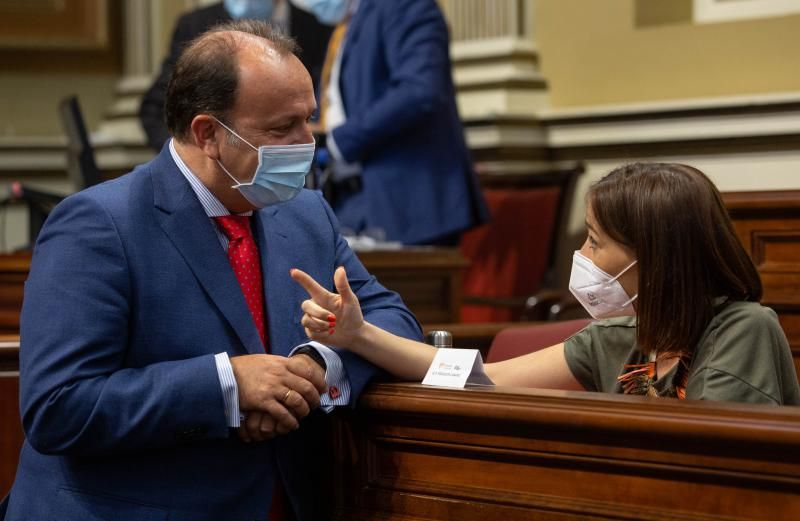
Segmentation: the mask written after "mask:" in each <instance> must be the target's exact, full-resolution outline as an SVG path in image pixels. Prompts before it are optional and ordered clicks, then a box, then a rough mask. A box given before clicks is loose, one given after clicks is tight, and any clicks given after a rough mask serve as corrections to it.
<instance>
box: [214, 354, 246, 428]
mask: <svg viewBox="0 0 800 521" xmlns="http://www.w3.org/2000/svg"><path fill="white" fill-rule="evenodd" d="M214 361H215V362H216V363H217V375H218V376H219V385H220V387H221V388H222V400H223V401H224V402H225V418H226V419H227V421H228V427H239V426H240V425H241V417H240V415H239V387H238V386H237V385H236V377H234V376H233V367H232V366H231V360H230V358H228V353H218V354H216V355H214Z"/></svg>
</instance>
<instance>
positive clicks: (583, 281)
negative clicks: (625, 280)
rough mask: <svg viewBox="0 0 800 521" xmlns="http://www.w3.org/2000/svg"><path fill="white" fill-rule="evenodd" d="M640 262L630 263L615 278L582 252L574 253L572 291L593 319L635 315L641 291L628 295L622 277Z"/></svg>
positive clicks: (570, 282) (571, 279) (570, 287)
mask: <svg viewBox="0 0 800 521" xmlns="http://www.w3.org/2000/svg"><path fill="white" fill-rule="evenodd" d="M636 262H637V261H633V262H631V263H630V264H629V265H628V267H627V268H625V269H624V270H622V271H621V272H619V274H618V275H617V276H616V277H612V276H611V275H609V274H608V273H606V272H605V271H603V270H601V269H600V268H598V267H597V266H596V265H595V264H594V263H593V262H592V261H591V260H589V259H587V258H586V257H585V256H584V255H583V254H582V253H581V252H580V251H576V252H575V255H573V256H572V274H571V275H570V277H569V290H570V291H571V292H572V294H573V295H575V298H576V299H578V302H580V303H581V305H582V306H583V307H584V308H586V311H588V312H589V314H590V315H592V318H595V319H599V318H609V317H624V316H633V315H636V311H635V310H634V309H633V305H632V303H633V301H634V300H636V297H638V296H639V295H638V293H637V294H636V295H634V296H633V297H629V296H628V294H627V293H626V292H625V288H623V287H622V284H620V283H619V278H620V277H621V276H622V275H623V274H624V273H625V272H626V271H628V270H629V269H631V267H633V265H634V264H636Z"/></svg>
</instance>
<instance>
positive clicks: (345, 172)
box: [294, 0, 487, 245]
mask: <svg viewBox="0 0 800 521" xmlns="http://www.w3.org/2000/svg"><path fill="white" fill-rule="evenodd" d="M294 3H295V5H297V6H298V7H301V8H305V9H307V10H309V11H311V12H312V13H314V14H315V15H317V19H318V20H319V21H320V22H322V23H326V24H331V23H336V22H345V23H342V24H340V27H339V28H337V30H336V31H334V35H333V36H332V37H331V41H330V43H329V44H328V45H329V48H328V58H327V59H326V64H325V67H324V68H323V71H322V79H321V85H322V88H323V89H324V92H321V93H320V107H321V114H320V118H321V122H320V123H321V125H322V127H323V130H325V131H326V132H327V147H328V149H329V151H330V153H331V156H332V166H331V168H332V179H331V180H330V181H331V193H332V197H333V202H332V204H333V209H334V211H335V212H336V216H337V217H338V218H339V220H340V222H341V223H342V225H343V226H347V227H348V228H352V229H353V230H354V231H355V232H360V231H363V230H364V229H366V228H383V230H384V231H385V232H386V236H387V238H388V239H391V240H398V241H401V242H403V243H405V244H440V245H456V244H457V243H458V240H459V238H460V235H461V232H463V231H464V230H466V229H468V228H471V227H473V226H476V225H478V224H481V223H482V222H484V221H485V220H486V218H487V210H486V206H485V203H484V200H483V197H482V194H481V192H480V189H479V186H478V183H477V179H476V176H475V173H474V171H473V169H472V164H471V161H470V157H469V151H468V149H467V146H466V144H465V141H464V133H463V128H462V125H461V121H460V119H459V116H458V110H457V108H456V102H455V89H454V87H453V79H452V75H451V64H450V56H449V50H448V31H447V25H446V24H445V20H444V17H443V16H442V13H441V11H440V9H439V7H438V6H437V4H436V1H435V0H393V1H391V2H388V1H384V0H294ZM345 25H346V29H345V27H344V26H345ZM340 42H341V43H340Z"/></svg>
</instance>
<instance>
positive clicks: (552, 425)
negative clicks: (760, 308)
mask: <svg viewBox="0 0 800 521" xmlns="http://www.w3.org/2000/svg"><path fill="white" fill-rule="evenodd" d="M335 441H336V447H337V450H336V456H337V458H338V460H337V461H336V465H335V468H336V469H337V473H338V475H337V478H336V479H335V480H333V481H332V483H333V484H334V486H335V487H336V492H337V505H338V507H337V519H340V520H348V521H353V520H363V521H366V520H376V519H379V520H382V521H393V520H397V521H400V520H408V519H414V520H418V521H423V520H430V521H433V520H437V521H438V520H450V519H458V520H460V521H472V520H475V521H485V520H488V519H492V520H503V521H516V520H529V519H545V520H550V519H552V520H579V519H581V520H582V519H588V518H592V519H628V520H634V519H673V520H678V519H681V520H683V519H705V520H712V519H713V520H723V519H725V520H733V519H738V520H742V519H764V520H774V519H794V518H796V517H797V514H798V512H800V408H796V407H768V406H752V405H750V406H745V405H739V404H721V403H706V402H694V403H686V402H679V401H677V400H672V399H659V400H649V399H647V398H643V397H633V396H619V395H606V394H600V393H577V392H562V391H546V390H532V389H508V388H474V389H465V390H444V389H437V388H428V387H424V386H421V385H417V384H381V385H376V386H374V387H372V388H371V389H370V390H369V391H368V392H367V393H366V394H365V395H364V396H363V397H362V399H361V402H360V405H359V407H358V408H357V409H356V410H355V411H353V412H350V413H349V414H348V415H347V416H345V417H343V418H339V419H338V428H337V429H336V436H335Z"/></svg>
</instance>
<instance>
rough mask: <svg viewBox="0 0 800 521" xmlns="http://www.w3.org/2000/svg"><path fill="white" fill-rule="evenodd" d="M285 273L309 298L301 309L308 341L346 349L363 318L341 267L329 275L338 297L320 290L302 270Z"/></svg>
mask: <svg viewBox="0 0 800 521" xmlns="http://www.w3.org/2000/svg"><path fill="white" fill-rule="evenodd" d="M289 273H290V275H291V277H292V279H294V281H295V282H297V283H298V284H300V285H301V286H302V287H303V289H305V290H306V292H308V295H309V296H310V297H311V298H310V299H308V300H306V301H304V302H303V304H302V306H301V307H302V309H303V311H304V312H305V314H304V315H303V318H302V320H301V324H302V325H303V327H304V328H305V331H306V335H308V338H310V339H311V340H316V341H318V342H321V343H323V344H330V345H334V346H337V347H343V348H350V347H351V346H352V345H353V343H354V342H355V341H357V340H358V338H359V335H360V334H361V332H362V329H363V327H364V316H363V315H362V314H361V305H360V304H359V302H358V297H356V294H355V293H353V290H352V289H350V283H349V282H348V281H347V273H346V272H345V270H344V267H342V266H340V267H339V268H337V269H336V272H335V273H334V274H333V282H334V285H335V286H336V291H338V292H339V294H338V295H337V294H336V293H331V292H330V291H328V290H326V289H325V288H323V287H322V286H320V285H319V284H318V283H317V281H315V280H314V279H313V278H311V276H310V275H308V274H307V273H305V272H304V271H302V270H299V269H292V270H290V272H289Z"/></svg>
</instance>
